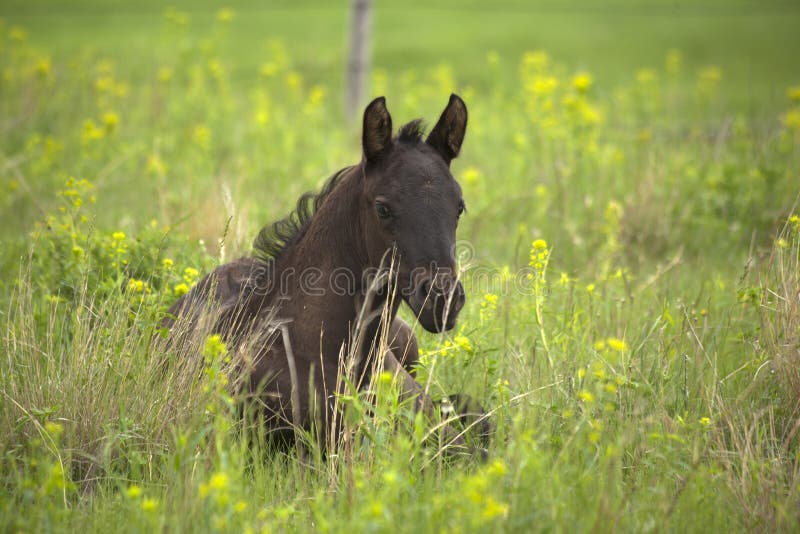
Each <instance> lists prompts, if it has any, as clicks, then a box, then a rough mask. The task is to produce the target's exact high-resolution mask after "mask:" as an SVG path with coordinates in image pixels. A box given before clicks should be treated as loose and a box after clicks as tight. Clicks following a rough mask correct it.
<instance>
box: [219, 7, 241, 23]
mask: <svg viewBox="0 0 800 534" xmlns="http://www.w3.org/2000/svg"><path fill="white" fill-rule="evenodd" d="M234 15H236V13H235V12H234V11H233V10H232V9H230V8H227V7H223V8H222V9H220V10H219V11H217V20H218V21H219V22H222V23H226V22H230V21H232V20H233V17H234Z"/></svg>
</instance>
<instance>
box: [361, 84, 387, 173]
mask: <svg viewBox="0 0 800 534" xmlns="http://www.w3.org/2000/svg"><path fill="white" fill-rule="evenodd" d="M361 142H362V144H363V146H364V157H366V158H367V161H372V160H374V159H375V158H377V157H378V156H379V155H380V154H381V152H383V151H384V150H385V149H386V148H387V147H388V146H389V145H390V144H391V142H392V116H391V115H389V110H387V109H386V99H385V98H384V97H382V96H379V97H378V98H376V99H375V100H373V101H372V102H370V104H369V105H368V106H367V109H365V110H364V131H363V133H362V140H361Z"/></svg>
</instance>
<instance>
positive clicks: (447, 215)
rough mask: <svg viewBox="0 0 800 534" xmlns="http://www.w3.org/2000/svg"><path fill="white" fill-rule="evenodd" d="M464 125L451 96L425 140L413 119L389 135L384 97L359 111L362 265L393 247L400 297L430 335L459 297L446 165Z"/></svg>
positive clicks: (451, 318)
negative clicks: (365, 256)
mask: <svg viewBox="0 0 800 534" xmlns="http://www.w3.org/2000/svg"><path fill="white" fill-rule="evenodd" d="M466 127H467V107H466V105H465V104H464V101H463V100H461V98H459V97H458V96H456V95H452V96H451V97H450V102H449V103H448V104H447V107H446V108H445V110H444V112H443V113H442V116H441V118H440V119H439V122H437V123H436V126H435V127H434V128H433V130H432V131H431V133H430V134H429V135H428V137H427V139H425V140H423V139H422V133H421V131H420V122H419V121H414V122H411V123H409V124H407V125H406V126H404V127H403V128H401V130H400V132H399V134H398V136H397V137H396V138H392V118H391V116H390V115H389V111H388V110H387V109H386V102H385V100H384V98H383V97H381V98H377V99H375V100H373V101H372V103H370V104H369V106H367V109H366V111H365V112H364V130H363V148H364V178H365V179H364V188H363V191H362V195H361V199H360V202H361V206H360V207H361V212H362V214H363V215H364V216H363V217H362V225H363V228H362V231H363V232H364V236H365V240H366V246H367V253H368V256H369V262H370V264H371V265H373V266H377V265H380V262H381V258H382V257H383V256H384V254H385V253H386V251H387V250H391V249H393V248H394V250H395V252H396V254H397V258H398V260H399V261H398V263H399V268H398V269H397V276H398V288H399V290H400V292H401V295H402V298H403V300H405V301H406V303H408V305H409V306H410V307H411V309H412V310H413V312H414V314H415V315H416V316H417V317H418V319H419V322H420V324H421V325H422V326H423V327H424V328H425V329H426V330H428V331H430V332H441V331H443V330H449V329H451V328H452V327H453V326H454V325H455V321H456V317H457V316H458V312H459V311H461V308H462V307H463V305H464V300H465V297H464V288H463V287H462V286H461V283H460V282H459V281H458V277H457V271H456V263H455V242H456V227H457V226H458V220H459V217H460V216H461V214H462V213H463V212H464V209H465V208H464V200H463V198H462V196H461V187H459V185H458V183H457V182H456V181H455V179H454V178H453V175H452V174H450V161H451V160H452V159H453V158H455V157H456V156H458V152H459V150H460V149H461V143H462V141H463V140H464V133H465V131H466Z"/></svg>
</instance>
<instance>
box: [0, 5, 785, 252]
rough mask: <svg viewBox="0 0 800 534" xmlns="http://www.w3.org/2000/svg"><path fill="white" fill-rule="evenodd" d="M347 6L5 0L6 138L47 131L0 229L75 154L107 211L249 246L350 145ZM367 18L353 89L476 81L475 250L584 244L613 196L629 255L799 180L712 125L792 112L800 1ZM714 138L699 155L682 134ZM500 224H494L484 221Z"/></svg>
mask: <svg viewBox="0 0 800 534" xmlns="http://www.w3.org/2000/svg"><path fill="white" fill-rule="evenodd" d="M352 9H353V4H351V2H346V1H337V2H321V1H320V2H313V1H304V2H295V1H292V2H289V1H285V2H282V1H271V2H266V1H265V2H240V1H235V0H233V1H230V2H225V3H224V4H221V3H217V2H209V1H205V0H200V1H193V2H180V1H178V2H172V3H171V4H170V6H169V7H166V8H165V6H164V4H163V3H162V2H155V1H149V0H145V1H141V2H136V3H131V2H122V1H116V0H108V1H94V0H74V1H57V0H51V1H41V0H35V1H15V0H7V1H5V2H3V4H2V6H0V17H2V19H3V20H4V25H5V32H6V34H7V36H8V37H7V41H6V44H5V48H6V52H7V54H8V52H9V51H11V52H13V51H15V50H16V51H17V55H16V56H13V57H12V55H13V54H12V55H7V56H6V62H5V64H4V69H5V70H4V72H5V76H6V81H5V89H6V90H5V91H4V92H5V93H6V98H4V99H3V100H4V101H5V104H4V112H5V113H4V114H5V116H6V117H7V121H8V122H7V123H6V126H5V128H4V134H5V141H4V143H3V150H4V156H5V157H6V158H9V159H10V160H12V161H24V162H26V163H25V165H27V164H30V162H31V159H32V158H33V159H35V158H36V157H38V156H34V155H33V154H39V153H40V152H37V150H38V151H41V150H43V151H44V152H41V153H43V154H47V153H48V149H47V148H46V147H45V148H41V147H44V146H45V145H47V143H48V142H49V143H50V145H49V146H50V150H51V152H52V151H55V152H52V154H51V159H52V161H51V163H49V164H47V165H45V164H43V165H45V167H47V168H46V169H42V168H38V169H36V170H28V171H25V170H24V169H23V168H22V167H19V166H16V167H13V168H15V169H17V171H16V172H17V174H18V175H17V176H12V174H14V173H10V172H6V178H4V179H7V180H11V181H12V182H13V183H12V185H11V186H10V189H11V190H13V191H12V193H13V194H8V189H9V188H7V191H6V195H5V196H6V198H5V199H4V204H5V206H4V207H5V208H6V209H7V210H9V211H8V213H12V212H13V213H14V215H13V216H11V217H9V218H8V220H7V221H6V224H4V228H3V230H2V232H3V233H4V234H5V235H18V234H19V232H20V231H24V230H26V229H30V227H31V225H32V224H33V222H34V221H35V220H37V218H41V215H42V213H44V212H46V211H47V210H48V205H47V204H48V196H47V193H48V192H50V193H52V192H54V191H56V190H58V188H59V184H62V183H63V182H64V180H65V179H67V178H68V177H70V176H71V177H75V178H87V179H89V181H90V182H92V183H93V185H94V186H95V187H96V188H97V190H98V193H101V196H102V198H103V199H104V200H105V202H106V203H107V204H106V206H107V209H102V210H99V211H98V214H97V217H98V219H97V220H98V224H100V225H101V226H108V227H112V226H113V227H119V228H124V227H126V226H128V227H131V226H135V225H136V224H140V223H142V222H147V221H149V220H150V219H157V220H158V221H159V223H160V224H166V225H170V226H174V225H179V227H180V228H181V231H182V232H185V233H187V234H188V235H190V236H192V237H193V238H202V239H204V240H205V241H206V243H208V244H209V246H210V247H211V249H212V251H215V247H216V245H215V243H216V242H217V240H218V239H219V238H220V235H222V234H223V233H225V232H226V231H227V238H228V244H229V247H232V249H233V250H234V251H235V252H246V251H247V250H248V247H249V243H250V239H252V236H253V235H255V233H256V232H257V230H258V227H259V226H260V225H261V224H264V223H266V222H268V221H270V220H273V219H275V218H277V217H279V216H282V215H283V214H284V213H285V212H286V211H288V209H289V207H290V206H291V205H292V204H293V202H294V199H295V198H297V196H298V195H299V194H300V193H301V192H302V191H305V190H307V189H313V188H316V187H318V186H319V185H320V184H321V183H322V181H323V180H324V179H325V178H327V177H328V176H330V175H331V174H332V173H333V172H334V171H336V170H337V169H339V168H341V167H343V166H345V165H347V164H351V163H353V162H355V161H356V160H357V159H358V158H359V152H360V146H359V141H358V139H359V137H358V130H359V118H358V114H359V113H360V109H363V108H359V109H358V110H357V111H356V113H355V115H356V116H355V117H348V116H346V113H345V105H344V102H345V73H346V71H347V60H348V46H349V41H350V32H351V20H352ZM370 27H371V31H370V33H369V41H368V42H369V54H368V57H369V64H368V65H367V66H368V71H367V76H366V82H365V84H364V89H363V92H364V96H363V97H362V98H361V100H362V101H363V100H366V99H368V98H371V97H374V96H378V95H384V94H385V95H386V96H387V98H388V103H389V109H390V111H392V112H393V114H394V115H395V124H398V125H399V124H401V123H403V122H406V121H408V120H410V119H413V118H415V117H420V116H421V117H424V118H426V119H427V120H428V122H431V121H434V120H435V119H436V117H437V116H438V114H439V113H440V111H441V109H442V108H443V106H444V104H445V103H446V101H447V97H448V95H449V93H450V92H459V93H460V94H462V96H464V98H465V100H466V101H467V104H468V106H469V108H470V111H471V122H470V130H469V132H468V135H467V142H466V144H465V147H464V150H463V157H462V158H461V159H460V160H459V161H457V162H456V163H455V164H454V173H455V175H456V177H457V178H460V179H462V181H464V179H466V182H467V183H465V184H464V185H465V187H466V190H467V195H468V200H469V204H470V208H471V210H470V215H471V217H469V218H468V220H467V221H465V225H464V235H465V237H467V238H468V239H469V240H471V241H473V242H476V241H477V243H478V244H479V245H481V246H482V247H483V250H487V251H488V257H489V258H496V259H498V261H510V260H512V259H513V258H514V257H516V256H515V254H514V253H513V252H512V251H513V250H514V249H515V247H516V241H517V238H518V236H517V232H518V230H520V231H521V232H522V233H525V234H526V235H528V234H542V235H544V234H547V235H551V236H556V237H558V238H560V240H562V239H563V241H564V242H566V243H569V244H570V247H569V249H570V250H572V249H573V248H575V249H576V250H580V249H582V248H583V249H585V250H587V251H590V250H591V249H592V245H591V243H592V242H593V241H596V240H595V239H593V238H592V237H591V235H592V234H593V233H594V232H599V231H601V230H602V229H601V228H600V226H602V224H604V223H602V224H601V223H598V222H597V221H603V220H604V218H605V217H606V215H607V214H606V210H607V209H608V206H609V205H610V206H612V208H611V209H612V211H613V210H615V209H617V208H614V207H613V206H617V205H618V206H619V217H620V225H621V226H622V228H621V229H620V232H621V233H622V234H625V233H626V232H627V234H626V235H627V237H626V239H629V240H633V241H635V243H633V242H631V243H629V244H631V245H636V246H635V247H634V246H632V247H630V248H629V250H632V251H633V252H632V254H634V255H635V256H636V257H637V258H638V260H641V259H646V258H648V257H656V258H660V257H662V256H663V254H665V253H667V252H669V251H670V250H671V251H675V250H676V249H677V248H678V247H681V246H687V247H688V248H689V249H690V250H692V249H694V250H697V251H702V250H706V249H707V247H708V246H709V244H715V246H716V245H719V244H720V236H721V235H725V236H726V237H729V238H730V237H731V236H732V238H733V239H734V240H741V241H737V246H739V245H741V244H742V243H744V242H747V241H749V240H750V239H751V237H752V236H751V234H752V231H754V230H755V231H757V233H760V234H759V235H761V236H762V238H767V237H769V236H770V235H771V233H772V232H773V231H774V221H775V220H776V217H777V216H778V215H780V214H782V213H783V212H785V211H786V210H787V209H788V206H787V205H786V203H785V202H784V201H785V200H786V199H787V198H791V199H793V194H792V187H793V185H790V184H791V180H788V181H787V179H786V178H785V177H781V178H775V177H773V178H770V176H772V175H774V174H775V173H776V172H777V171H775V172H773V170H771V169H770V168H762V167H763V166H759V165H760V164H758V163H757V162H754V161H751V162H749V163H747V164H744V163H743V162H742V161H741V158H739V157H738V156H737V158H738V159H737V161H736V162H735V163H733V162H731V161H727V160H725V158H721V157H720V154H721V152H720V150H719V147H721V146H723V145H725V142H726V140H727V138H728V135H729V134H730V133H731V132H733V131H734V130H735V129H736V128H735V127H736V125H737V124H739V125H741V124H743V122H742V121H745V122H746V123H747V124H748V125H752V126H753V129H752V130H751V131H750V132H751V133H754V134H755V135H757V136H761V139H762V140H763V139H767V138H769V137H770V136H775V135H777V131H778V130H777V129H779V128H780V127H782V125H783V123H784V122H785V121H784V120H783V119H782V117H783V116H784V114H785V113H787V110H788V109H791V105H792V100H791V96H790V97H789V98H788V100H787V95H788V93H787V91H790V89H791V87H793V85H794V84H797V83H799V82H800V67H799V66H798V60H797V50H798V49H800V48H799V47H798V45H800V33H798V32H797V28H798V27H800V4H798V3H797V2H787V1H777V0H776V1H773V0H769V1H763V2H744V1H741V2H740V1H722V0H720V1H716V0H706V1H703V2H689V1H674V0H672V1H666V0H656V1H648V2H640V1H634V0H612V1H607V2H578V1H572V0H567V1H558V2H556V1H515V0H504V1H499V2H478V1H463V0H459V1H447V0H445V1H442V2H435V3H434V2H422V1H419V2H417V1H410V2H403V3H401V4H398V3H390V2H373V3H372V8H371V24H370ZM15 69H18V72H17V71H15ZM26 76H27V77H28V78H30V79H28V80H27V82H26V81H25V80H26ZM25 83H28V84H29V85H28V86H25V85H24V84H25ZM37 84H38V85H37ZM362 104H363V102H362ZM790 122H791V121H790ZM348 125H349V126H348ZM101 138H102V139H101ZM48 140H49V141H48ZM747 142H751V143H754V144H758V143H759V142H760V141H759V140H758V139H750V140H749V141H747ZM37 143H38V144H39V148H38V149H34V148H31V147H32V144H34V145H35V144H37ZM720 143H721V144H720ZM714 146H716V147H717V151H716V153H715V155H714V157H713V158H712V160H713V165H710V166H708V165H706V163H709V162H711V160H705V159H704V160H703V162H702V163H701V162H700V161H699V160H696V158H694V156H692V155H691V154H695V155H696V153H697V151H698V150H701V149H703V150H706V149H708V150H713V147H714ZM26 147H27V148H26ZM703 147H705V148H703ZM26 150H33V151H34V152H32V153H28V154H27V156H23V154H25V153H26ZM20 158H21V159H20ZM692 160H696V161H692ZM751 163H752V165H751ZM48 165H49V166H48ZM733 167H736V168H739V169H740V171H741V172H739V171H737V172H738V173H739V174H738V175H737V176H736V177H734V176H733V174H732V171H731V168H733ZM767 167H769V165H767ZM11 169H12V167H7V171H8V170H11ZM750 174H753V175H759V176H761V178H759V179H757V180H756V181H755V182H753V181H752V180H749V179H744V178H742V177H743V176H747V175H750ZM778 174H780V173H778ZM687 176H688V177H687ZM764 176H767V178H764ZM765 180H766V181H765ZM495 186H500V187H499V188H497V187H495ZM754 187H755V191H753V190H751V189H753V188H754ZM537 191H538V193H537ZM676 191H680V194H676ZM687 202H688V204H687ZM651 206H652V207H654V208H655V209H654V210H652V209H650V207H651ZM121 208H125V209H124V210H123V209H121ZM743 218H748V219H752V220H753V222H754V223H755V224H756V227H755V229H753V228H750V227H749V226H748V227H747V228H745V227H744V226H743V225H742V224H741V221H742V219H743ZM487 220H491V221H492V224H490V225H489V228H490V230H487V224H486V222H487ZM496 225H500V227H502V228H503V229H504V230H505V232H504V235H506V236H507V237H506V238H501V239H500V240H497V239H485V237H487V235H491V234H492V233H493V231H494V229H495V228H496ZM626 225H627V229H626V228H625V226H626ZM745 226H747V225H745ZM712 227H713V228H714V230H713V231H712ZM226 228H227V229H228V230H226ZM682 231H686V232H689V233H690V236H689V237H688V238H687V237H686V236H684V235H681V236H680V237H676V236H678V235H680V234H681V232H682ZM487 232H488V234H487ZM642 232H643V233H642ZM526 239H527V237H526ZM584 247H585V248H584ZM565 248H567V247H565ZM640 248H641V249H642V250H639V249H640ZM564 253H565V254H567V255H568V257H565V258H564V259H565V261H566V262H567V264H568V265H569V264H570V263H572V261H573V260H576V259H578V258H579V259H580V262H579V264H585V263H587V261H588V259H587V256H586V255H585V254H583V255H579V256H576V257H574V258H573V257H571V254H572V253H571V252H567V251H564ZM638 260H637V261H638Z"/></svg>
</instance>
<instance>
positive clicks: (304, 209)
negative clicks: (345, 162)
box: [253, 165, 355, 261]
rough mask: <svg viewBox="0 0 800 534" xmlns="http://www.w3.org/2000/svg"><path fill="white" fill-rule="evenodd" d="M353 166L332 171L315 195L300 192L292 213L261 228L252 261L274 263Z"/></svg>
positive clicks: (297, 238) (303, 231) (304, 229)
mask: <svg viewBox="0 0 800 534" xmlns="http://www.w3.org/2000/svg"><path fill="white" fill-rule="evenodd" d="M353 167H355V165H350V166H349V167H345V168H343V169H340V170H338V171H336V172H335V173H334V174H333V176H331V177H330V178H328V180H327V181H326V182H325V185H323V186H322V188H321V189H320V190H319V192H317V193H314V192H312V191H307V192H305V193H303V194H302V195H300V198H298V199H297V206H296V207H295V209H294V211H292V212H291V213H289V215H287V216H286V217H284V218H283V219H279V220H277V221H275V222H273V223H271V224H268V225H266V226H265V227H263V228H262V229H261V231H260V232H258V237H256V240H255V241H254V242H253V253H254V254H255V256H256V258H258V259H260V260H262V261H269V260H276V259H278V258H279V257H280V255H281V254H282V253H283V252H284V251H285V250H286V249H288V248H289V247H290V246H292V245H293V244H294V243H296V242H297V241H299V240H300V238H301V237H303V234H305V232H306V230H307V229H308V224H309V223H310V222H311V218H312V217H313V216H314V213H316V212H317V210H318V209H319V207H320V206H321V205H322V203H323V202H325V199H326V198H328V195H330V194H331V191H333V190H334V188H335V187H336V186H337V185H339V182H341V181H342V178H343V177H344V176H345V175H346V174H347V171H349V170H350V169H352V168H353Z"/></svg>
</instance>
